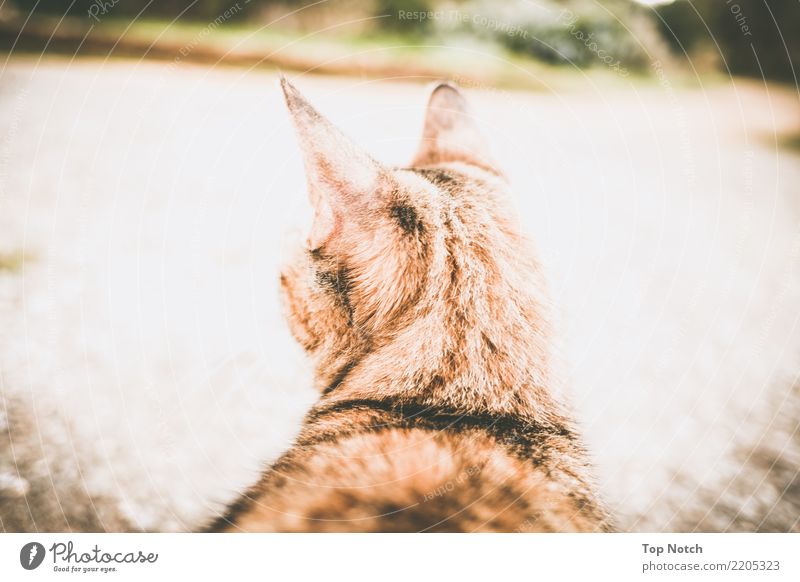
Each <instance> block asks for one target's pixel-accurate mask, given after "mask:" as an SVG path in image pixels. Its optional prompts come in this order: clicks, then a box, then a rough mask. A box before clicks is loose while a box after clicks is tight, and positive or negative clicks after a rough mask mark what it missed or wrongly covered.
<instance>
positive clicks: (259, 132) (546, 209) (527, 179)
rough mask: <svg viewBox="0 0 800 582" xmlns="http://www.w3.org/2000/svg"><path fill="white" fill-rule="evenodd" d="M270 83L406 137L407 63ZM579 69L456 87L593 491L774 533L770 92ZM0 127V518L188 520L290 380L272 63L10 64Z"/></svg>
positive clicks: (413, 96)
mask: <svg viewBox="0 0 800 582" xmlns="http://www.w3.org/2000/svg"><path fill="white" fill-rule="evenodd" d="M294 81H295V82H296V84H297V86H298V87H299V88H300V89H301V90H302V91H304V92H305V93H306V94H307V95H308V96H309V97H310V99H311V100H312V101H313V102H314V103H316V104H317V105H318V106H319V107H320V109H321V110H322V111H324V112H325V113H327V114H328V115H329V116H330V117H331V118H332V119H334V120H335V121H336V122H337V123H339V124H340V125H341V126H342V127H343V128H344V129H345V130H346V131H347V132H348V133H350V134H351V135H352V136H353V137H354V138H356V140H357V141H360V142H361V143H362V144H364V145H365V147H367V148H368V149H370V150H371V151H373V152H374V153H375V154H376V156H377V157H378V158H379V159H382V160H384V161H386V162H389V163H396V164H404V163H405V162H406V161H407V160H408V157H409V156H410V154H411V152H412V151H413V150H414V147H415V143H416V140H417V139H418V135H419V132H420V126H421V122H422V113H423V106H424V103H425V99H426V97H427V95H426V91H425V88H424V86H423V85H421V84H418V83H409V82H399V81H393V80H383V81H363V80H358V79H352V78H338V79H333V78H322V77H312V76H306V75H298V76H296V77H295V78H294ZM579 89H580V90H575V91H568V92H563V91H553V90H548V88H547V87H545V89H544V90H543V91H541V92H538V93H535V94H534V93H525V92H508V91H502V90H493V89H490V88H488V87H484V88H480V87H478V88H473V89H471V90H469V96H470V99H471V100H472V102H473V105H474V110H475V113H476V114H477V115H478V116H479V117H480V119H481V122H482V123H483V125H484V126H485V130H486V133H487V135H489V136H490V137H491V141H492V142H493V146H494V151H495V153H496V157H497V159H498V160H501V162H502V164H503V165H504V166H505V167H506V168H507V170H508V172H509V174H510V175H511V177H512V180H513V181H514V183H515V184H516V190H517V194H518V198H517V204H518V207H519V209H520V212H521V214H522V216H523V220H524V221H525V223H526V224H527V226H528V228H529V231H530V232H531V234H532V235H533V238H534V239H535V240H536V242H537V245H538V247H539V250H540V252H541V254H542V256H543V258H544V260H545V263H546V266H547V269H548V274H549V279H550V282H551V287H552V291H553V295H554V297H555V300H556V301H557V303H558V306H559V313H560V314H561V321H560V322H559V328H560V329H561V330H562V331H563V334H564V338H563V345H564V347H563V354H564V358H563V359H564V361H565V367H566V372H565V374H566V376H567V379H568V384H569V386H570V388H571V389H572V391H573V393H574V400H575V404H576V407H577V409H578V411H579V415H580V418H581V421H582V423H583V425H584V427H585V432H586V435H587V440H588V441H589V445H590V448H591V449H592V452H593V454H594V456H595V458H596V461H597V465H598V472H599V476H600V480H601V485H602V488H603V491H604V493H605V495H606V497H607V499H608V501H609V503H610V504H611V505H612V507H613V508H614V510H615V512H616V514H617V515H618V516H619V522H620V525H621V526H622V527H624V528H632V529H642V530H693V529H695V528H697V529H702V530H711V531H724V530H732V531H736V530H745V531H751V530H754V529H763V530H780V531H787V530H792V529H793V530H795V531H796V530H797V529H798V522H797V516H798V515H800V482H799V481H798V467H800V436H798V431H797V428H798V418H800V396H798V393H797V388H796V386H797V370H798V366H797V362H798V359H799V358H800V330H798V326H797V320H798V305H800V277H799V276H798V275H800V273H798V270H799V269H800V260H798V259H799V258H800V229H798V227H800V205H799V204H798V202H799V201H798V194H799V193H798V190H797V184H798V183H800V156H798V154H797V153H794V152H792V151H785V150H782V149H779V144H782V143H784V142H785V138H786V135H788V134H791V133H792V132H794V133H796V132H797V130H798V121H800V120H798V117H797V97H796V94H793V93H791V92H790V91H789V90H787V89H784V88H781V87H779V86H772V85H770V86H766V85H764V84H760V83H757V82H748V81H742V80H737V81H735V82H732V83H730V84H723V85H715V86H713V87H708V88H705V90H704V89H703V87H700V88H694V89H682V88H681V85H680V84H679V83H676V82H673V81H672V80H671V79H670V78H669V77H668V76H665V77H662V78H661V82H660V83H657V84H654V83H649V84H641V83H637V82H635V81H631V84H630V85H628V86H627V87H618V88H616V89H613V90H609V88H608V87H603V88H602V90H601V89H600V87H599V86H598V85H597V84H595V80H594V78H593V77H591V76H588V77H585V78H584V79H583V80H582V82H581V86H580V87H579ZM0 136H2V142H1V143H0V392H1V395H2V400H0V519H2V524H0V525H1V526H2V528H3V529H5V530H19V529H26V530H33V529H39V530H62V529H65V528H72V529H112V530H113V529H147V530H152V529H156V530H183V529H193V528H196V527H198V526H199V525H201V524H202V523H203V522H204V521H205V520H207V519H208V518H209V517H211V516H213V515H215V512H216V511H218V510H219V509H220V508H221V507H222V505H223V504H224V503H225V502H227V501H229V500H230V499H231V498H232V497H234V496H235V494H236V492H237V491H238V490H240V489H241V488H242V487H243V486H245V485H247V484H248V483H250V482H251V481H252V480H253V479H254V478H255V476H256V475H257V474H258V472H259V470H260V468H261V467H262V466H263V464H264V463H266V462H268V461H269V460H271V459H273V458H274V457H275V456H276V455H278V454H279V453H280V452H281V451H282V450H283V449H284V448H285V447H286V446H287V444H288V443H289V442H290V440H291V438H292V436H293V434H294V431H295V430H296V428H297V423H298V422H299V419H300V417H301V415H302V413H303V411H304V410H305V408H306V407H307V406H308V405H309V403H310V402H311V401H312V400H313V397H314V395H313V394H312V393H311V392H310V390H309V389H308V388H307V386H308V382H307V374H308V370H307V369H306V363H305V361H304V359H303V357H302V355H301V354H300V353H299V350H298V349H297V348H296V346H295V345H294V343H293V341H292V340H291V339H290V337H289V335H288V333H287V331H286V329H285V326H284V324H283V322H282V319H281V316H280V310H279V306H278V303H277V292H276V291H277V283H276V281H277V276H276V269H277V265H278V264H279V262H280V260H281V259H282V257H284V256H285V254H286V252H287V251H286V249H287V248H288V247H289V245H290V244H291V243H292V242H293V241H294V240H295V238H299V237H300V235H301V233H302V225H303V224H306V221H307V219H308V209H307V204H306V201H305V193H304V189H305V186H304V177H303V174H302V168H301V164H300V160H299V158H298V154H297V151H296V148H295V144H294V141H293V140H294V138H293V136H292V134H291V132H290V129H289V126H288V120H287V118H286V115H285V112H284V108H283V104H282V102H281V99H280V95H279V93H278V90H277V85H276V83H275V77H274V75H272V74H270V73H266V72H263V71H247V70H244V69H241V70H240V69H232V68H231V69H225V70H214V69H208V68H202V67H191V66H186V65H184V66H181V67H177V68H174V67H168V66H167V65H164V64H158V63H156V64H153V63H141V62H133V61H130V62H127V61H114V62H113V63H109V62H104V61H102V60H100V59H97V60H89V59H81V60H77V61H75V60H69V59H51V58H48V59H45V60H43V61H41V62H39V61H36V60H35V59H18V58H17V59H11V60H10V61H9V63H8V64H7V66H6V67H5V68H4V69H3V70H2V72H0ZM26 493H27V495H26Z"/></svg>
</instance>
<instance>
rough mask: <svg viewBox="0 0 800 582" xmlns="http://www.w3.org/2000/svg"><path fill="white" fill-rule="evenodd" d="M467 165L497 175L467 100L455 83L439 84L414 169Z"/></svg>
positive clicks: (426, 118) (429, 108)
mask: <svg viewBox="0 0 800 582" xmlns="http://www.w3.org/2000/svg"><path fill="white" fill-rule="evenodd" d="M445 162H464V163H467V164H472V165H475V166H480V167H482V168H485V169H487V170H491V171H493V172H496V171H497V170H495V169H494V166H493V164H492V160H491V156H490V155H489V152H488V147H487V146H486V143H485V141H484V139H483V136H482V135H481V134H480V131H478V126H477V125H476V123H475V120H474V119H473V117H472V116H471V114H470V111H469V107H468V106H467V101H466V99H464V97H463V95H461V92H460V91H459V90H458V89H457V88H456V86H455V85H452V84H451V83H439V84H438V85H437V86H436V88H435V89H434V90H433V92H432V93H431V96H430V99H429V100H428V109H427V112H426V114H425V127H424V128H423V130H422V142H421V143H420V145H419V149H418V150H417V153H416V155H415V156H414V160H413V162H412V166H431V165H435V164H441V163H445Z"/></svg>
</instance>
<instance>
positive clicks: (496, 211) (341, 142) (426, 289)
mask: <svg viewBox="0 0 800 582" xmlns="http://www.w3.org/2000/svg"><path fill="white" fill-rule="evenodd" d="M281 85H282V89H283V92H284V96H285V99H286V103H287V106H288V110H289V112H290V116H291V118H292V121H293V125H294V128H295V130H296V133H297V136H298V141H299V144H300V148H301V150H302V154H303V159H304V164H305V170H306V174H307V179H308V189H309V197H310V201H311V204H312V206H313V209H314V219H313V224H312V226H311V230H310V233H309V235H308V240H307V245H306V248H305V249H304V250H302V251H300V252H299V253H298V255H297V257H296V258H295V259H294V260H293V261H292V262H291V263H290V264H289V265H288V266H287V267H286V268H285V269H284V270H283V271H282V273H281V276H280V287H281V293H282V298H283V301H284V305H285V309H286V312H287V317H288V321H289V326H290V328H291V331H292V333H293V335H294V336H295V338H296V339H297V341H298V342H299V343H300V344H301V345H302V346H303V348H304V349H305V350H306V351H307V352H308V354H309V355H310V357H311V358H312V359H313V361H314V363H315V378H316V380H315V382H316V385H317V387H318V388H319V390H320V392H321V396H320V398H319V400H318V402H317V403H316V405H315V406H314V407H313V408H312V409H311V410H310V412H309V413H308V414H307V416H306V418H305V421H304V425H303V428H302V430H301V432H300V434H299V436H298V438H297V440H296V442H295V443H294V445H293V446H292V447H291V448H290V449H289V451H288V452H286V453H285V454H284V455H283V456H282V457H281V458H280V459H279V460H278V461H277V462H276V463H274V465H273V466H272V467H270V468H269V469H268V470H267V471H266V472H265V473H264V474H263V475H262V477H261V479H260V481H259V482H258V483H257V484H256V485H254V486H253V487H252V488H251V489H250V490H249V491H248V492H246V493H245V494H244V495H242V496H241V498H240V499H239V500H238V501H236V502H235V503H233V505H231V506H230V507H229V508H228V510H227V513H226V514H225V515H224V516H222V517H220V518H218V519H217V520H216V521H215V522H214V523H213V524H212V525H211V526H210V528H209V530H210V531H279V532H295V531H323V532H335V531H373V532H375V531H379V532H405V531H457V532H472V531H536V532H555V531H611V530H612V529H613V526H612V522H611V519H610V517H609V515H608V512H607V511H606V509H605V508H604V506H603V503H602V501H601V500H600V499H599V497H598V494H597V493H596V489H595V486H594V484H593V480H592V475H591V467H590V464H589V462H588V460H587V453H586V452H585V450H584V448H583V446H582V444H581V438H580V436H579V435H578V433H577V432H576V428H575V426H574V423H573V422H572V420H571V415H570V412H569V409H568V407H567V406H566V405H565V404H564V403H562V402H561V400H560V398H559V397H558V396H557V394H556V391H555V389H554V387H555V385H556V374H555V373H554V371H553V361H552V358H553V354H552V345H551V344H552V340H551V335H552V333H551V326H550V323H549V317H548V308H547V306H548V300H547V294H546V290H545V283H544V278H543V274H542V269H541V267H540V265H539V264H538V263H537V261H536V260H535V258H534V256H533V254H532V251H531V250H529V248H528V247H529V244H528V243H527V241H526V239H525V238H524V237H523V236H522V235H521V234H520V232H519V228H518V226H517V224H516V221H515V217H514V214H513V212H512V211H511V209H510V205H509V203H508V200H507V198H508V196H509V193H508V191H509V185H508V181H507V179H506V178H505V176H504V175H503V173H502V172H501V171H500V170H499V169H498V167H497V165H496V164H495V163H494V161H492V158H491V156H490V154H489V153H488V152H487V148H486V144H485V142H484V140H483V138H482V136H481V135H480V132H479V130H478V128H477V125H476V124H475V122H474V119H473V118H472V117H471V115H470V113H469V110H468V107H467V104H466V101H465V99H464V97H463V96H462V94H461V92H460V91H459V89H458V88H457V87H455V86H454V85H453V84H450V83H446V82H444V83H440V84H438V85H437V86H436V87H435V88H434V89H433V91H432V93H431V96H430V98H429V102H428V107H427V112H426V117H425V122H424V128H423V135H422V140H421V143H420V145H419V148H418V150H417V153H416V155H415V156H414V159H413V162H412V163H411V165H410V166H409V167H408V168H387V167H384V166H383V165H381V164H380V163H378V162H376V161H375V160H374V159H373V158H372V157H370V156H369V155H367V154H366V153H364V152H363V151H361V149H360V148H358V147H357V146H356V145H354V144H353V142H351V141H350V140H349V139H347V138H346V137H345V136H344V135H343V134H342V133H341V132H340V131H339V130H338V129H336V128H335V127H334V126H333V125H332V124H331V123H330V122H329V121H328V120H327V119H326V118H324V117H323V116H322V115H321V114H320V113H318V112H317V111H316V110H315V109H314V108H313V107H312V106H311V105H310V104H309V103H308V102H307V101H306V99H305V98H304V97H303V96H301V94H300V93H299V92H298V91H297V90H296V89H295V88H294V87H293V86H292V85H291V84H290V83H289V82H288V81H287V80H286V79H282V80H281Z"/></svg>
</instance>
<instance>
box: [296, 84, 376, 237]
mask: <svg viewBox="0 0 800 582" xmlns="http://www.w3.org/2000/svg"><path fill="white" fill-rule="evenodd" d="M281 88H282V89H283V94H284V96H285V97H286V105H287V106H288V108H289V113H290V115H291V118H292V123H293V125H294V128H295V131H296V133H297V138H298V142H299V144H300V149H301V151H302V154H303V161H304V165H305V170H306V177H307V180H308V193H309V198H310V200H311V204H312V206H313V207H314V224H313V225H312V228H311V233H310V234H309V237H308V244H309V247H310V248H311V249H318V248H320V247H321V246H323V245H324V244H325V243H326V242H328V241H329V240H331V239H332V238H334V237H337V236H340V235H342V234H344V233H346V231H347V229H348V227H352V226H356V227H359V226H360V225H361V224H363V223H364V220H368V219H369V214H370V210H371V209H372V208H373V207H376V206H377V205H379V204H380V202H381V200H380V197H381V195H382V192H385V191H386V188H385V187H384V186H385V184H386V181H387V179H388V175H389V174H388V172H387V171H386V170H384V168H383V167H382V166H381V165H380V164H378V162H376V161H375V160H373V159H372V158H371V157H370V156H369V155H367V154H366V153H365V152H363V151H362V150H361V149H360V148H359V147H357V146H356V145H355V144H354V143H353V142H352V141H350V140H349V139H348V138H347V137H345V136H344V134H342V132H341V131H339V130H338V129H337V128H336V127H335V126H334V125H333V124H332V123H331V122H329V121H328V120H327V119H325V118H324V117H323V116H322V115H320V113H319V112H318V111H317V110H316V109H314V108H313V107H312V106H311V104H310V103H309V102H308V101H307V100H306V99H305V98H304V97H303V96H302V95H301V94H300V92H299V91H298V90H297V89H295V87H294V86H293V85H292V84H291V83H289V81H287V80H286V79H285V78H281Z"/></svg>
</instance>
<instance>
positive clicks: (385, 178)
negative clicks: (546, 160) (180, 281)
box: [281, 79, 532, 387]
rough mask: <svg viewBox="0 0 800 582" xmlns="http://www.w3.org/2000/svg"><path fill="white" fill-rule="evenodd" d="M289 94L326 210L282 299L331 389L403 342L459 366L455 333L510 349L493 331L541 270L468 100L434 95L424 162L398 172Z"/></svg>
mask: <svg viewBox="0 0 800 582" xmlns="http://www.w3.org/2000/svg"><path fill="white" fill-rule="evenodd" d="M281 83H282V87H283V91H284V94H285V97H286V102H287V105H288V108H289V112H290V116H291V119H292V122H293V125H294V127H295V130H296V133H297V136H298V140H299V144H300V149H301V151H302V154H303V159H304V165H305V171H306V174H307V179H308V192H309V198H310V201H311V204H312V206H313V210H314V218H313V224H312V225H311V228H310V232H309V235H308V238H307V241H306V248H305V249H303V251H302V252H301V253H300V254H299V256H298V257H297V258H296V259H295V260H294V261H293V262H292V263H291V264H289V265H287V266H286V267H285V268H284V270H283V272H282V274H281V287H282V291H283V297H284V301H285V304H286V311H287V315H288V319H289V323H290V327H291V329H292V332H293V334H294V336H295V337H296V338H297V340H298V341H299V342H300V343H301V344H302V345H303V347H304V348H305V349H306V350H307V351H308V352H310V353H311V354H312V355H314V356H316V357H317V358H318V382H319V384H320V386H321V387H324V386H325V385H327V384H329V383H330V382H335V376H336V375H337V374H341V373H342V370H345V371H346V370H347V369H348V366H352V365H353V364H354V363H355V362H357V361H359V359H360V358H361V357H362V356H363V355H364V354H366V353H368V352H370V351H374V350H379V349H381V348H382V347H384V346H386V345H387V344H390V343H392V342H397V341H404V340H403V338H405V341H406V347H407V348H408V349H414V347H413V346H414V342H413V341H411V340H410V339H409V338H410V337H412V336H414V337H417V338H419V337H423V336H428V337H427V340H428V342H429V343H428V344H427V349H428V350H430V352H431V353H438V352H439V351H440V352H441V353H442V354H445V353H449V354H450V356H449V358H450V359H451V360H453V359H454V357H453V352H454V350H456V349H457V348H456V347H455V345H454V343H453V342H454V341H455V340H453V341H450V340H449V339H448V336H450V335H453V334H456V335H458V338H459V339H458V341H467V342H468V341H471V340H470V337H471V336H470V334H473V335H475V336H476V339H475V342H477V343H480V346H478V345H477V343H476V345H475V346H473V347H475V348H480V347H481V346H482V347H483V348H485V349H491V348H493V347H494V348H496V345H497V343H499V342H500V341H502V340H501V339H500V338H494V339H492V338H491V337H490V336H492V335H498V334H500V333H508V332H509V330H508V329H506V330H505V331H502V332H501V331H500V330H499V329H494V327H496V326H497V325H498V324H499V323H500V322H501V321H507V320H508V317H511V318H512V319H514V318H517V319H519V317H520V316H521V312H520V310H523V311H524V310H525V308H526V307H525V301H518V298H517V297H516V296H515V294H514V287H515V284H514V281H515V280H517V279H519V278H520V277H522V278H524V277H525V276H526V274H527V273H529V272H530V271H531V269H532V267H531V265H530V263H529V262H527V259H526V257H527V249H526V248H525V245H524V243H523V242H522V240H521V238H520V237H519V235H518V234H517V230H516V228H515V226H514V221H513V220H512V218H511V217H510V216H509V214H508V213H507V211H506V204H505V202H504V200H505V198H506V196H507V189H508V185H507V182H506V180H505V178H504V177H503V176H502V174H501V172H500V171H499V170H498V169H497V168H496V167H495V165H494V163H493V162H492V161H491V158H490V156H489V153H488V152H487V148H486V145H485V143H484V140H483V139H482V137H481V135H480V133H479V131H478V128H477V126H476V124H475V122H474V119H473V118H472V116H471V115H470V112H469V110H468V108H467V104H466V102H465V100H464V98H463V96H462V95H461V93H460V92H459V90H458V89H457V88H456V87H454V86H453V85H451V84H448V83H442V84H439V85H438V86H437V87H436V88H435V89H434V90H433V92H432V94H431V96H430V99H429V102H428V107H427V113H426V117H425V122H424V128H423V131H422V139H421V142H420V144H419V147H418V149H417V152H416V154H415V156H414V158H413V161H412V162H411V164H410V165H409V167H406V168H389V167H386V166H384V165H383V164H381V163H379V162H377V161H376V160H374V159H373V158H372V157H371V156H370V155H368V154H367V153H365V152H363V151H362V150H361V149H360V148H359V147H357V146H356V145H355V144H353V142H352V141H350V140H349V139H348V138H346V137H345V136H344V135H343V134H342V133H341V132H340V131H339V130H338V129H337V128H335V127H334V126H333V125H332V124H331V123H330V122H329V121H328V120H326V119H325V118H324V117H323V116H322V115H320V114H319V113H318V112H317V111H316V110H315V109H314V108H313V107H312V106H311V105H310V104H309V103H308V102H307V101H306V100H305V99H304V98H303V97H302V96H301V95H300V93H299V92H298V91H297V90H296V89H295V88H294V87H293V86H292V85H291V84H290V83H289V82H287V81H286V80H285V79H284V80H282V82H281ZM517 287H519V286H517ZM509 310H510V311H513V312H514V313H510V312H509ZM522 316H523V317H524V314H522ZM493 326H494V327H493ZM512 327H513V324H512ZM409 330H412V331H409ZM516 331H519V330H516ZM476 334H477V335H476ZM429 355H431V354H429ZM418 356H419V358H422V355H421V354H418Z"/></svg>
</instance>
